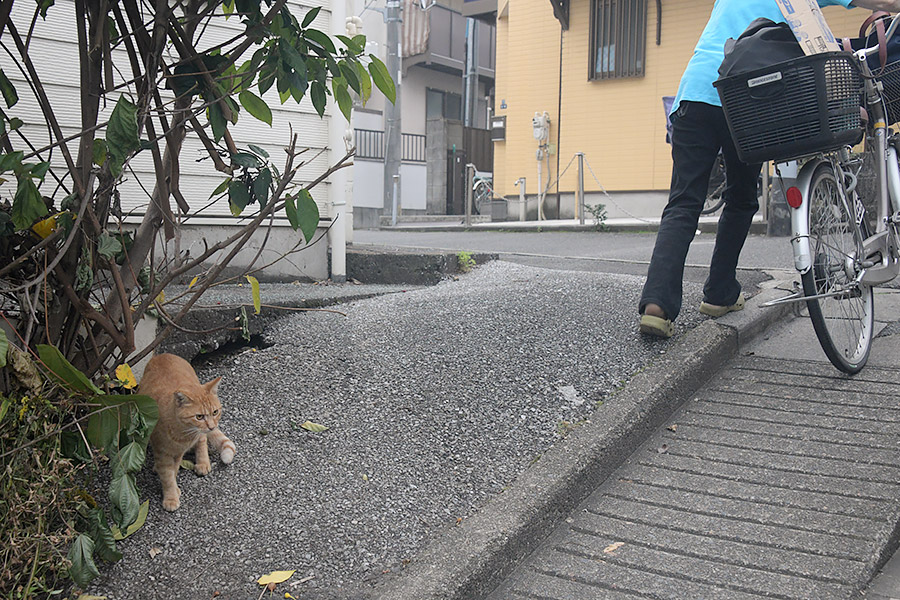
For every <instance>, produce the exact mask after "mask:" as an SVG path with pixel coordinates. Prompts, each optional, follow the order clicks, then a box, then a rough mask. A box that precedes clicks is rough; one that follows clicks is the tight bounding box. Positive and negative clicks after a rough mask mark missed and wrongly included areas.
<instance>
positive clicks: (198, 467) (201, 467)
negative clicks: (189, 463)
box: [194, 459, 212, 477]
mask: <svg viewBox="0 0 900 600" xmlns="http://www.w3.org/2000/svg"><path fill="white" fill-rule="evenodd" d="M210 471H212V464H211V463H210V462H209V460H208V459H207V460H206V461H205V462H198V463H194V473H196V474H197V475H199V476H201V477H203V476H204V475H209V472H210Z"/></svg>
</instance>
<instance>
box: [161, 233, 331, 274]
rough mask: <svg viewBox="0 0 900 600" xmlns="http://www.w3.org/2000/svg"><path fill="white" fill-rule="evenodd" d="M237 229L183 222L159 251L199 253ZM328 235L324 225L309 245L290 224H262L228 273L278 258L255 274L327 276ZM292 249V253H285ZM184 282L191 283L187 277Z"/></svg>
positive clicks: (262, 264) (209, 265) (169, 254)
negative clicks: (304, 242) (174, 234)
mask: <svg viewBox="0 0 900 600" xmlns="http://www.w3.org/2000/svg"><path fill="white" fill-rule="evenodd" d="M233 233H234V229H233V228H230V227H223V226H216V225H215V224H214V223H211V222H206V223H198V224H194V225H183V226H181V227H180V228H179V229H178V230H177V235H176V237H175V239H173V240H172V241H170V242H168V243H167V244H163V242H162V241H160V245H159V247H158V248H157V251H156V252H157V256H159V255H160V253H162V252H165V253H166V254H167V255H168V256H174V255H175V254H176V253H178V254H181V255H184V254H187V255H188V256H197V255H199V254H202V253H203V252H204V251H205V249H206V248H207V247H209V246H212V245H214V244H216V243H218V242H219V241H221V240H223V239H226V238H227V237H229V236H231V235H233ZM324 237H327V236H326V231H325V229H323V228H320V229H318V230H316V233H315V235H314V236H313V239H312V242H313V243H312V244H310V245H305V244H303V243H302V242H303V235H302V234H301V233H300V232H299V231H294V230H293V229H292V228H291V227H289V226H285V225H275V226H273V227H271V229H269V228H262V229H260V230H259V231H257V232H256V233H255V234H254V235H253V237H252V238H251V239H250V241H249V242H248V243H247V245H246V246H244V248H243V249H242V250H241V252H239V253H238V255H237V256H235V258H234V260H233V261H232V262H231V265H230V266H229V268H228V269H227V270H226V271H224V273H225V274H226V275H239V274H241V273H243V270H244V269H245V268H246V267H247V266H249V265H250V264H253V268H255V269H258V268H260V267H263V266H266V265H268V264H269V263H271V262H273V261H277V262H276V263H275V264H272V265H271V266H266V268H265V269H264V270H263V271H260V272H257V273H254V274H253V275H254V277H256V278H257V279H258V280H259V281H279V282H289V281H298V280H299V281H315V280H321V279H327V278H328V276H329V273H328V242H327V239H323V238H324ZM298 243H300V247H299V248H297V249H296V250H293V251H292V249H293V248H294V247H295V246H296V245H297V244H298ZM288 252H290V254H288V255H287V256H284V257H283V255H284V254H285V253H288ZM257 254H258V255H259V257H258V258H257ZM282 257H283V258H282ZM217 258H219V256H218V255H214V256H213V257H212V258H211V259H210V260H209V261H207V262H206V263H205V264H204V265H203V267H201V268H198V272H199V271H203V270H205V269H208V268H209V267H211V266H213V264H215V260H216V259H217ZM254 261H255V262H254ZM187 280H188V281H189V280H190V276H188V277H187ZM182 283H187V281H183V282H182Z"/></svg>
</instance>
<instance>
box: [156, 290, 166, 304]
mask: <svg viewBox="0 0 900 600" xmlns="http://www.w3.org/2000/svg"><path fill="white" fill-rule="evenodd" d="M156 301H157V302H159V303H160V304H162V303H163V302H165V301H166V293H165V292H164V291H163V292H160V293H159V296H157V297H156Z"/></svg>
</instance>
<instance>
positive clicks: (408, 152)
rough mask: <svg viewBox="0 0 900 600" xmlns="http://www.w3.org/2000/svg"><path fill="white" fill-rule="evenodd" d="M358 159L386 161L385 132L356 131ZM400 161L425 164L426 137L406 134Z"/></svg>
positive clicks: (401, 145)
mask: <svg viewBox="0 0 900 600" xmlns="http://www.w3.org/2000/svg"><path fill="white" fill-rule="evenodd" d="M354 132H355V135H356V157H357V158H366V159H369V160H384V132H383V131H378V130H374V129H355V130H354ZM400 160H402V161H403V162H410V163H424V162H425V136H424V135H420V134H416V133H404V134H403V135H401V136H400Z"/></svg>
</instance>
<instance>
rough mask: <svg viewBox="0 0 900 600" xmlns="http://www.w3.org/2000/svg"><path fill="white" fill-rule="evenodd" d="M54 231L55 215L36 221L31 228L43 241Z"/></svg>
mask: <svg viewBox="0 0 900 600" xmlns="http://www.w3.org/2000/svg"><path fill="white" fill-rule="evenodd" d="M54 229H56V215H51V216H49V217H47V218H46V219H44V220H43V221H38V222H37V223H35V224H34V225H32V226H31V230H32V231H33V232H35V233H36V234H38V236H39V237H40V238H41V239H45V238H46V237H47V236H48V235H50V234H51V233H53V230H54Z"/></svg>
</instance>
